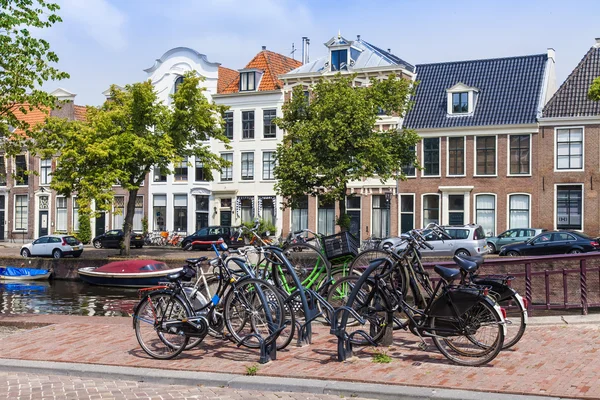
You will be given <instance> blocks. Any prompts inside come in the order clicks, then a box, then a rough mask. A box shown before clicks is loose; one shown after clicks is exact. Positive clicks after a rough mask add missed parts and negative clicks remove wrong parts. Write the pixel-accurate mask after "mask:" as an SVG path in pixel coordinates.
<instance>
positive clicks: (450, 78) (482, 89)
mask: <svg viewBox="0 0 600 400" xmlns="http://www.w3.org/2000/svg"><path fill="white" fill-rule="evenodd" d="M547 59H548V55H547V54H537V55H529V56H520V57H509V58H496V59H487V60H471V61H457V62H446V63H437V64H422V65H417V81H420V83H419V86H418V87H417V91H416V93H415V97H414V99H413V100H414V102H415V104H414V106H413V108H412V109H411V110H410V111H409V112H408V113H407V115H406V117H405V119H404V125H405V126H406V127H408V128H413V129H427V128H452V127H463V126H464V127H467V126H490V125H513V124H530V123H535V122H536V118H537V113H538V108H539V105H540V103H539V99H540V95H541V92H542V85H543V84H544V71H545V68H546V61H547ZM457 83H463V84H465V85H467V86H470V87H475V88H477V89H478V90H479V94H478V95H477V102H476V104H475V110H474V112H473V113H472V114H469V115H461V116H451V115H450V116H449V115H448V113H447V110H448V108H447V93H446V89H449V88H451V87H453V86H454V85H456V84H457Z"/></svg>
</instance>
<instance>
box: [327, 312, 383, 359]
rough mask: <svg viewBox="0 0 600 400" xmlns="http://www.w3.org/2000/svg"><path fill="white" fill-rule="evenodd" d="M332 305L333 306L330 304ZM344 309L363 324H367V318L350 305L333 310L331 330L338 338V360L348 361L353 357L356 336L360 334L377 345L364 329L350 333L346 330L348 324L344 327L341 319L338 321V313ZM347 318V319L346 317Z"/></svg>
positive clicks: (373, 344)
mask: <svg viewBox="0 0 600 400" xmlns="http://www.w3.org/2000/svg"><path fill="white" fill-rule="evenodd" d="M330 307H331V306H330ZM341 311H343V312H347V313H350V314H352V316H353V317H354V318H356V320H357V321H358V322H359V323H360V324H361V325H364V324H365V322H366V321H365V320H364V319H362V317H361V316H360V315H358V313H357V312H356V311H354V310H353V309H352V308H350V307H348V306H341V307H339V308H337V309H335V311H334V312H333V320H332V321H331V330H330V333H331V334H333V335H335V336H337V338H338V353H337V355H338V361H346V360H347V359H348V358H350V357H352V339H353V338H354V336H356V335H359V336H362V337H363V338H364V339H365V340H367V341H368V342H369V344H371V345H372V346H377V343H375V342H374V341H373V340H372V339H371V337H370V336H369V335H368V334H367V333H366V332H365V331H363V330H358V331H354V332H352V333H351V334H350V335H348V333H347V332H346V325H345V323H344V326H343V327H342V326H341V325H342V324H341V321H340V322H339V323H338V319H339V318H338V314H339V313H340V312H341ZM346 320H347V319H346Z"/></svg>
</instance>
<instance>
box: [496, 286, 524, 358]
mask: <svg viewBox="0 0 600 400" xmlns="http://www.w3.org/2000/svg"><path fill="white" fill-rule="evenodd" d="M517 296H519V295H518V294H513V295H512V296H510V297H509V298H508V299H506V300H504V301H501V302H500V303H498V305H499V306H500V307H502V308H504V309H505V310H506V335H505V337H504V345H503V346H502V350H504V349H508V348H510V347H512V346H514V345H515V344H517V342H518V341H519V340H521V338H522V337H523V334H524V333H525V328H526V327H527V310H525V308H524V307H523V303H522V302H521V301H519V299H518V298H517Z"/></svg>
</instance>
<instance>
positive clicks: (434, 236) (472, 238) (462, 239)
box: [380, 224, 489, 257]
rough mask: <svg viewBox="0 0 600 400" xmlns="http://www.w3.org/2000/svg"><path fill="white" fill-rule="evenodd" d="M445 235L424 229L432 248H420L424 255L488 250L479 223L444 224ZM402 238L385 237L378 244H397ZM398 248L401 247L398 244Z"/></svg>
mask: <svg viewBox="0 0 600 400" xmlns="http://www.w3.org/2000/svg"><path fill="white" fill-rule="evenodd" d="M443 228H444V230H445V231H446V234H447V236H444V237H440V235H439V234H438V233H437V232H434V231H432V230H430V229H425V230H424V231H423V232H421V234H422V235H423V236H424V237H425V240H427V243H429V244H430V245H432V246H433V250H429V249H422V250H421V253H422V255H423V256H425V257H446V256H454V255H455V254H457V255H467V256H474V255H484V254H487V253H488V252H489V249H488V246H487V244H486V239H485V233H484V231H483V228H482V227H481V225H475V224H469V225H460V226H444V227H443ZM401 242H402V240H401V239H400V238H399V237H392V238H387V239H384V240H382V241H381V244H380V246H382V247H383V246H398V245H400V243H401ZM398 248H402V245H400V246H399V247H398Z"/></svg>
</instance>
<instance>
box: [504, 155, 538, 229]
mask: <svg viewBox="0 0 600 400" xmlns="http://www.w3.org/2000/svg"><path fill="white" fill-rule="evenodd" d="M530 151H531V150H530ZM511 196H527V197H529V215H528V221H527V228H511V227H510V197H511ZM531 198H532V196H531V193H523V192H515V193H509V194H507V195H506V230H508V229H531V208H532V207H531Z"/></svg>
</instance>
